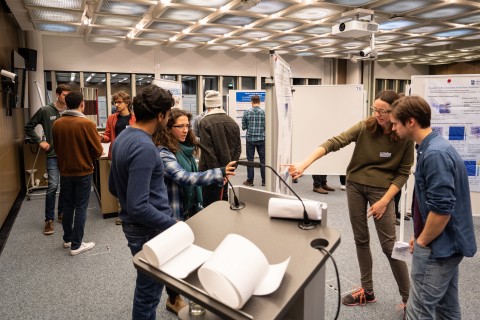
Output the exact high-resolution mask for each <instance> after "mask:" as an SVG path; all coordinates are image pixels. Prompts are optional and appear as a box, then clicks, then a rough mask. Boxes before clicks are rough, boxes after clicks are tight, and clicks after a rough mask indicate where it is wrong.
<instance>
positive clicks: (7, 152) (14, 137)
mask: <svg viewBox="0 0 480 320" xmlns="http://www.w3.org/2000/svg"><path fill="white" fill-rule="evenodd" d="M21 32H22V31H21V30H20V28H19V27H18V25H17V24H16V23H15V21H14V20H13V18H12V17H11V16H10V15H9V14H8V13H7V12H6V9H5V8H4V7H3V5H0V34H1V35H2V40H1V41H2V45H1V46H0V67H1V68H2V69H10V63H11V62H10V55H11V51H12V50H13V49H17V48H18V47H20V46H21V45H20V40H19V39H21V38H22V37H21V36H22V34H21ZM5 104H6V96H5V94H4V93H3V92H0V137H2V138H1V139H0V181H1V183H0V227H1V226H2V225H3V223H4V221H5V219H6V218H7V215H8V213H9V212H10V209H11V208H12V205H13V204H14V202H15V199H16V198H17V196H18V194H19V193H20V191H21V188H22V180H23V179H22V175H23V173H21V172H20V171H21V170H22V171H23V169H22V167H23V166H22V164H21V163H22V162H23V158H22V151H21V149H22V144H23V137H24V134H23V125H24V123H25V118H24V110H22V109H14V110H13V114H12V116H7V115H6V105H5Z"/></svg>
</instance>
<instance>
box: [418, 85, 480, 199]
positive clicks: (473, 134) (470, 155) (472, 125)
mask: <svg viewBox="0 0 480 320" xmlns="http://www.w3.org/2000/svg"><path fill="white" fill-rule="evenodd" d="M425 84H426V85H425V99H426V100H427V102H428V103H429V104H430V107H431V109H432V120H431V127H432V129H433V130H434V131H436V132H437V133H438V134H440V135H441V136H443V137H444V138H445V139H447V140H448V141H449V142H450V143H451V144H452V145H453V146H454V147H455V149H456V150H457V151H458V153H459V154H460V155H461V157H462V159H463V161H464V162H465V166H466V168H467V174H468V179H469V182H470V191H473V192H480V76H479V77H472V78H469V77H452V78H450V79H445V78H439V79H429V80H427V81H426V83H425Z"/></svg>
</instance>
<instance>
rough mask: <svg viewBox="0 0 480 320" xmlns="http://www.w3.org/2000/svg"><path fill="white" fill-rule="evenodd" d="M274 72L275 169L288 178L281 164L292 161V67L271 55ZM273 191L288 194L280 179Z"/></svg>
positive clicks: (286, 171)
mask: <svg viewBox="0 0 480 320" xmlns="http://www.w3.org/2000/svg"><path fill="white" fill-rule="evenodd" d="M273 59H274V65H275V69H274V70H275V73H274V83H275V98H276V102H277V104H276V106H274V108H276V109H277V120H278V125H277V129H278V130H277V132H276V133H275V134H276V135H277V155H276V157H277V162H276V163H277V168H276V170H277V171H278V172H279V173H280V174H281V175H282V176H283V178H285V180H286V179H287V178H288V170H287V169H288V168H287V167H284V166H282V164H287V163H291V162H292V105H293V94H292V69H291V68H290V65H289V64H288V63H287V62H286V61H285V60H283V59H282V58H280V56H278V55H273ZM273 191H274V192H275V191H276V192H280V193H282V194H289V190H288V189H287V187H286V186H284V185H283V184H280V181H278V180H277V181H276V183H275V189H274V190H273Z"/></svg>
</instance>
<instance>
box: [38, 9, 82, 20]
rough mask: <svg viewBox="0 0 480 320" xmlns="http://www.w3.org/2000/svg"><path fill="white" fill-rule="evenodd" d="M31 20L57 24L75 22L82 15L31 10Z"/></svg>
mask: <svg viewBox="0 0 480 320" xmlns="http://www.w3.org/2000/svg"><path fill="white" fill-rule="evenodd" d="M31 12H32V18H33V19H34V20H47V21H58V22H77V21H80V19H81V18H82V13H81V12H78V13H71V12H64V11H52V10H32V11H31Z"/></svg>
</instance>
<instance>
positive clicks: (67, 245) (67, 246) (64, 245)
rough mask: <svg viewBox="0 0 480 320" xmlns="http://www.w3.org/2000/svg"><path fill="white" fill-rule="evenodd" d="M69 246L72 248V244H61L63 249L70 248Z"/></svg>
mask: <svg viewBox="0 0 480 320" xmlns="http://www.w3.org/2000/svg"><path fill="white" fill-rule="evenodd" d="M71 246H72V243H71V242H64V243H63V247H64V248H65V249H67V248H70V247H71Z"/></svg>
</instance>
